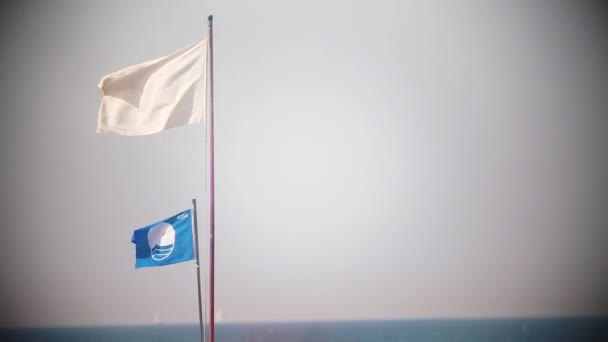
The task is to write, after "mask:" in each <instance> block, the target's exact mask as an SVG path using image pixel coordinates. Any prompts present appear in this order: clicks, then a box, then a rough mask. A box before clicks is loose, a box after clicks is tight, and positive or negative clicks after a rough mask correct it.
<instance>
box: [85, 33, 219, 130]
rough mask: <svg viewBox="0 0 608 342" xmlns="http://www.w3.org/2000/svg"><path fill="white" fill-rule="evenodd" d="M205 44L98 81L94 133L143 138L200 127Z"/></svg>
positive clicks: (203, 99)
mask: <svg viewBox="0 0 608 342" xmlns="http://www.w3.org/2000/svg"><path fill="white" fill-rule="evenodd" d="M207 46H208V39H207V38H205V39H203V40H202V41H201V42H199V43H196V44H193V45H190V46H187V47H185V48H183V49H181V50H178V51H176V52H174V53H172V54H170V55H169V56H166V57H162V58H158V59H155V60H152V61H148V62H144V63H141V64H137V65H133V66H130V67H128V68H125V69H122V70H119V71H116V72H113V73H111V74H109V75H107V76H105V77H103V78H102V79H101V81H99V84H98V85H97V87H98V88H99V90H100V91H101V94H102V96H103V98H102V99H101V107H100V108H99V117H98V123H97V133H111V134H120V135H145V134H152V133H158V132H160V131H163V130H165V129H169V128H172V127H177V126H182V125H188V124H191V123H200V122H203V120H204V118H205V108H206V98H207V89H206V85H207V84H206V80H207Z"/></svg>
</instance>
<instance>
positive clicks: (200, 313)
mask: <svg viewBox="0 0 608 342" xmlns="http://www.w3.org/2000/svg"><path fill="white" fill-rule="evenodd" d="M192 208H193V213H192V214H193V215H192V218H193V220H194V241H195V246H196V283H197V285H198V291H197V292H196V293H197V294H198V324H199V329H200V332H201V342H204V338H205V334H204V332H205V330H204V328H203V301H202V299H201V259H200V256H199V255H200V254H199V251H198V220H197V215H196V199H195V198H193V199H192Z"/></svg>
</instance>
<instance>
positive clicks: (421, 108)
mask: <svg viewBox="0 0 608 342" xmlns="http://www.w3.org/2000/svg"><path fill="white" fill-rule="evenodd" d="M209 14H213V15H214V17H215V20H214V32H215V36H214V40H215V51H214V54H215V95H216V97H215V104H216V105H215V109H216V131H215V132H216V310H217V312H216V315H217V320H218V321H220V322H242V321H322V320H361V319H417V318H466V317H514V316H518V317H520V316H526V317H528V316H534V317H536V316H543V317H546V316H579V315H606V314H608V293H607V292H606V290H605V289H607V288H608V262H607V260H608V255H607V254H608V250H607V249H606V243H607V242H608V231H607V230H606V227H608V215H607V214H606V203H607V200H608V191H607V189H606V188H607V187H606V179H605V175H606V174H607V171H608V153H607V152H606V151H608V141H607V140H608V139H607V138H606V134H605V128H606V127H607V126H606V123H607V122H606V121H607V117H606V113H607V112H608V111H607V109H608V108H607V105H606V98H607V95H608V94H607V88H606V70H607V69H606V65H605V61H606V60H608V58H607V57H608V56H606V53H607V51H608V47H607V46H606V42H607V41H608V40H607V39H606V34H605V32H606V31H605V30H604V27H603V26H602V25H603V24H602V23H603V22H604V21H605V15H606V12H605V11H603V9H600V8H599V7H597V6H592V5H591V3H590V2H580V3H578V4H575V3H570V4H565V3H564V2H555V1H534V2H528V1H509V2H505V1H476V0H464V1H459V2H458V3H455V2H448V1H388V0H379V1H352V0H351V1H342V0H338V1H331V2H327V1H320V0H310V1H284V0H282V1H278V0H276V1H274V0H260V1H255V2H253V1H244V0H233V1H221V2H220V1H215V0H214V1H210V2H209V1H199V0H197V1H194V0H192V1H190V0H180V1H171V2H169V1H160V0H154V1H150V0H131V1H117V0H106V1H86V2H85V1H76V0H53V1H20V2H17V1H14V2H7V3H4V4H3V8H2V11H1V14H0V18H1V20H0V26H1V27H0V39H1V40H0V43H1V45H2V52H1V54H0V61H1V62H2V64H1V65H2V68H3V73H2V74H3V76H2V80H3V82H2V91H1V92H0V108H1V113H2V125H0V140H1V144H0V146H1V151H2V161H3V163H2V177H1V180H0V184H1V185H2V186H1V191H2V193H1V196H2V207H1V208H2V217H3V228H2V234H1V236H2V248H0V260H2V263H1V265H2V266H0V278H1V279H2V281H1V283H0V303H2V312H3V314H2V315H0V327H6V326H66V325H70V326H72V325H114V324H120V325H123V324H154V323H155V322H161V323H195V322H197V320H198V317H197V295H196V273H195V267H194V265H193V263H191V262H187V263H182V264H178V265H174V266H169V267H163V268H150V269H139V270H135V268H134V262H135V260H134V247H133V245H132V244H131V242H130V238H131V234H132V231H133V230H134V229H137V228H139V227H143V226H146V225H148V224H151V223H153V222H156V221H158V220H161V219H163V218H166V217H169V216H172V215H173V214H175V213H178V212H179V211H181V210H184V209H187V208H189V207H190V205H191V199H192V198H197V199H198V201H199V203H200V205H201V206H203V207H204V197H205V192H204V187H203V184H204V160H205V150H204V142H203V131H204V127H203V126H202V125H191V126H188V127H180V128H175V129H171V130H168V131H165V132H162V133H160V134H156V135H150V136H144V137H121V136H111V135H97V134H95V128H96V124H97V111H98V107H99V103H100V95H99V93H98V91H97V89H96V85H97V82H98V81H99V79H100V78H101V77H102V76H104V75H106V74H108V73H110V72H113V71H115V70H118V69H120V68H123V67H126V66H129V65H133V64H136V63H140V62H143V61H146V60H150V59H153V58H157V57H160V56H163V55H167V54H169V53H171V52H172V51H175V50H177V49H179V48H181V47H183V46H186V45H188V44H190V43H192V42H195V41H197V40H199V39H201V37H203V36H204V35H205V34H206V18H207V16H208V15H209ZM205 220H206V219H205V217H204V215H202V216H201V217H200V218H199V221H205ZM203 230H204V232H203V237H204V236H206V233H205V232H206V231H205V227H203ZM201 248H203V251H204V252H206V249H205V243H204V239H203V241H201ZM203 256H205V254H203ZM205 263H206V260H203V264H205ZM204 270H205V269H203V271H204Z"/></svg>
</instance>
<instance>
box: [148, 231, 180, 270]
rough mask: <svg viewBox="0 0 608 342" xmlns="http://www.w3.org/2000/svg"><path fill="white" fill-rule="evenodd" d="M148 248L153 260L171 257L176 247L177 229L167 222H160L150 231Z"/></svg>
mask: <svg viewBox="0 0 608 342" xmlns="http://www.w3.org/2000/svg"><path fill="white" fill-rule="evenodd" d="M148 246H149V247H150V255H151V256H152V259H153V260H156V261H161V260H164V259H166V258H168V257H169V255H171V252H173V247H174V246H175V229H173V226H172V225H170V224H169V223H167V222H160V223H158V224H157V225H155V226H154V227H152V228H150V230H148Z"/></svg>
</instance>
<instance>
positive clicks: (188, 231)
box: [131, 209, 194, 268]
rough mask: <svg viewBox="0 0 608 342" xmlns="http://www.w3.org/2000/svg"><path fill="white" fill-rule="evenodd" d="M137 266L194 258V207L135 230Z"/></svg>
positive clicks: (170, 262) (151, 265) (162, 264)
mask: <svg viewBox="0 0 608 342" xmlns="http://www.w3.org/2000/svg"><path fill="white" fill-rule="evenodd" d="M131 242H133V243H134V244H135V268H140V267H153V266H165V265H171V264H176V263H178V262H182V261H188V260H192V259H194V250H193V242H192V210H191V209H188V210H186V211H183V212H181V213H179V214H177V215H175V216H172V217H169V218H168V219H166V220H162V221H160V222H156V223H154V224H151V225H149V226H147V227H143V228H140V229H137V230H136V231H134V232H133V237H132V238H131Z"/></svg>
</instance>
